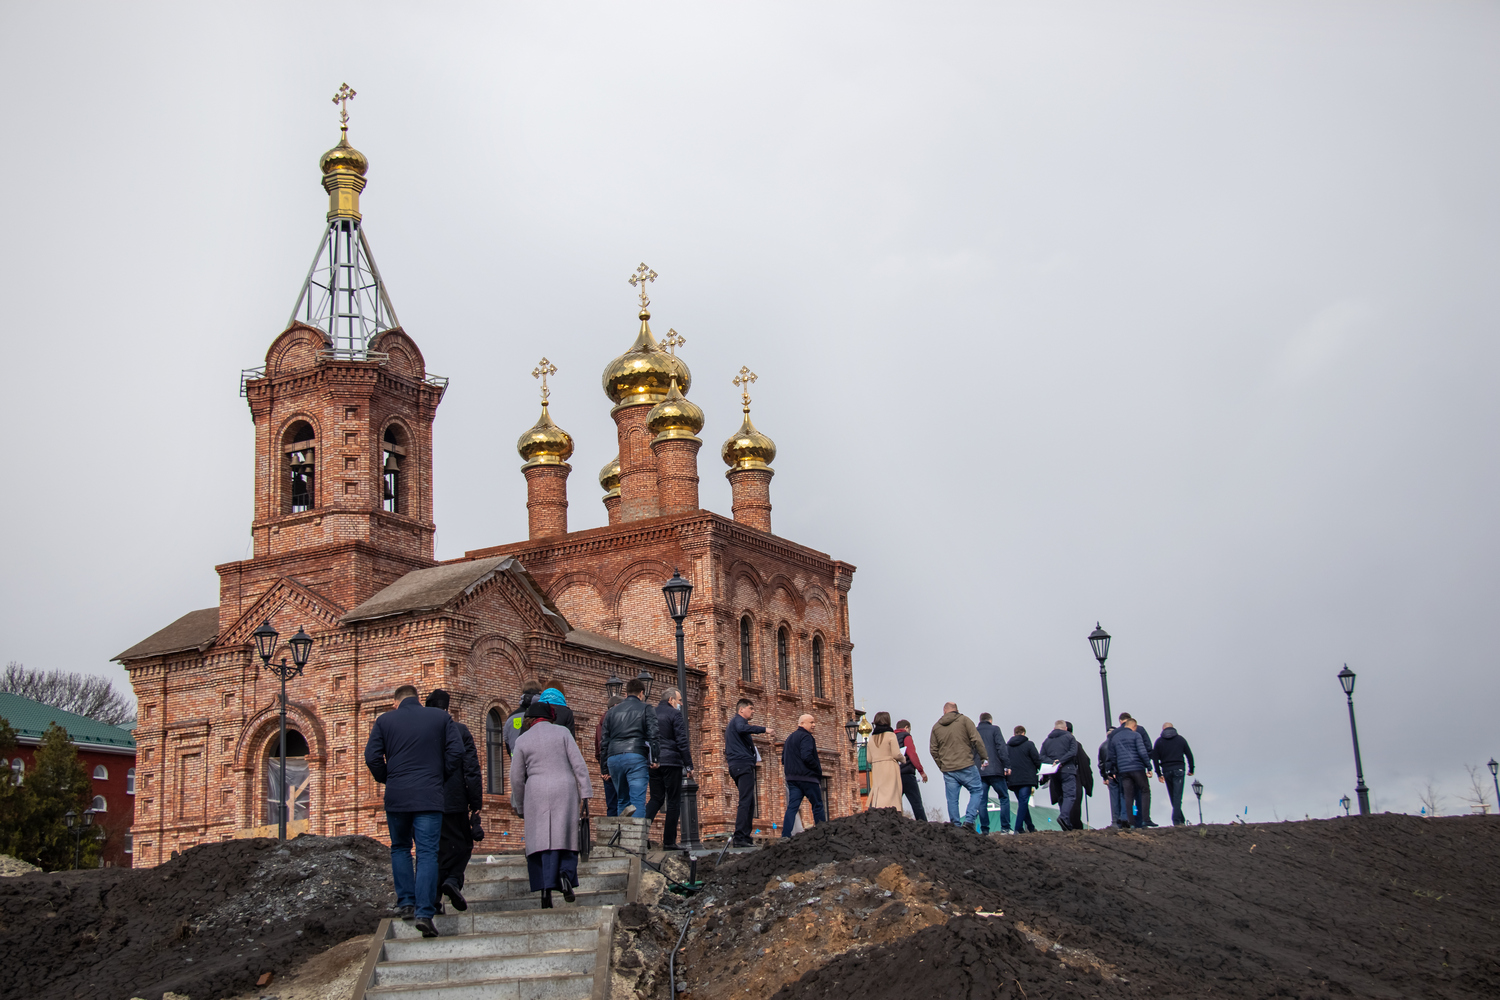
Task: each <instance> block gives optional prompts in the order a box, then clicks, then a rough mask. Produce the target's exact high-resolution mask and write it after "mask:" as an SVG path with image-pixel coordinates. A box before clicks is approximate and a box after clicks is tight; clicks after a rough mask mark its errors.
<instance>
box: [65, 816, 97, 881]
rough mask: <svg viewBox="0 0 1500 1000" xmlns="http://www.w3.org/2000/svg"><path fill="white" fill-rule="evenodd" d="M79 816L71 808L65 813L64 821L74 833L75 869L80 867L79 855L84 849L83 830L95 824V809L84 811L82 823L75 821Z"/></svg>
mask: <svg viewBox="0 0 1500 1000" xmlns="http://www.w3.org/2000/svg"><path fill="white" fill-rule="evenodd" d="M77 818H78V814H77V813H75V812H74V811H73V810H71V809H69V810H68V811H67V812H66V813H64V814H63V822H64V823H66V824H68V831H69V832H70V833H72V834H73V868H74V870H77V868H78V863H79V856H80V854H81V852H82V849H83V831H85V830H87V829H88V828H89V827H91V826H93V825H94V810H92V809H85V810H84V811H83V822H82V823H75V822H74V821H75V820H77Z"/></svg>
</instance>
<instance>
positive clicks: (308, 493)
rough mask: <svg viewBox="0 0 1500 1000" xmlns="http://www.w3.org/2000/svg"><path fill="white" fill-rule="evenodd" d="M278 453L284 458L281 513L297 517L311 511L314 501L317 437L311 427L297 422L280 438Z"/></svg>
mask: <svg viewBox="0 0 1500 1000" xmlns="http://www.w3.org/2000/svg"><path fill="white" fill-rule="evenodd" d="M281 450H282V453H283V454H284V455H285V456H286V471H285V473H284V476H285V480H284V481H285V484H286V497H285V500H284V501H283V503H282V513H284V514H301V513H302V512H304V511H309V510H312V509H313V507H314V506H316V501H317V473H316V469H315V465H316V463H315V461H314V459H315V457H316V455H317V437H316V435H315V434H314V433H313V429H312V424H309V423H308V422H307V421H305V420H299V421H297V422H296V423H295V424H293V425H292V426H290V427H288V428H287V430H286V434H285V435H283V437H282V446H281Z"/></svg>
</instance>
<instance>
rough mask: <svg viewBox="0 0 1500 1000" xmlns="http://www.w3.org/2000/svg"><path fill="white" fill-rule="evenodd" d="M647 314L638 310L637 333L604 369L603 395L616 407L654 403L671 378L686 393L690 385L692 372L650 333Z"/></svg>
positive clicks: (662, 395)
mask: <svg viewBox="0 0 1500 1000" xmlns="http://www.w3.org/2000/svg"><path fill="white" fill-rule="evenodd" d="M650 319H651V314H650V313H649V312H647V311H646V310H645V309H642V310H641V332H640V333H639V334H637V335H636V338H635V343H633V344H631V345H630V350H628V351H626V352H625V353H624V354H622V355H620V356H619V357H618V358H615V359H614V360H613V361H611V362H610V363H609V366H608V367H607V368H605V369H604V379H603V385H604V394H605V395H606V396H608V397H609V398H610V401H611V402H612V403H614V404H615V406H616V408H617V409H618V408H619V407H622V406H642V405H646V404H648V403H649V404H651V405H653V406H654V405H656V404H657V403H660V402H662V401H663V400H665V399H666V398H667V388H668V386H669V385H671V382H672V379H674V378H675V379H677V384H678V385H679V386H681V387H682V392H684V393H686V392H687V391H688V389H689V388H691V387H692V384H693V373H692V372H691V371H689V370H688V366H687V364H686V363H685V362H684V361H683V360H682V359H681V358H679V357H677V356H676V355H674V354H668V353H667V352H666V351H664V350H662V349H661V348H660V347H658V346H657V344H656V338H655V337H653V336H652V335H651V324H650V322H649V320H650Z"/></svg>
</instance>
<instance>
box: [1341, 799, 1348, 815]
mask: <svg viewBox="0 0 1500 1000" xmlns="http://www.w3.org/2000/svg"><path fill="white" fill-rule="evenodd" d="M1339 805H1341V806H1343V807H1344V815H1345V816H1348V815H1349V796H1347V795H1345V796H1344V797H1343V798H1341V799H1339Z"/></svg>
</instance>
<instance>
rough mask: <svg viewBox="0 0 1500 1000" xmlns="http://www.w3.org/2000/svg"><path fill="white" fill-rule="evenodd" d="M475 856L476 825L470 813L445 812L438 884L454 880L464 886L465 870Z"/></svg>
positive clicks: (439, 852)
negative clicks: (470, 820) (471, 819)
mask: <svg viewBox="0 0 1500 1000" xmlns="http://www.w3.org/2000/svg"><path fill="white" fill-rule="evenodd" d="M473 856H474V827H473V824H471V823H470V822H469V814H468V813H466V812H461V813H443V832H442V835H441V836H439V837H438V885H439V886H441V885H442V884H443V883H444V882H452V883H453V884H454V885H456V886H458V887H459V888H460V889H462V888H463V887H464V872H465V871H467V870H468V867H469V859H470V858H472V857H473Z"/></svg>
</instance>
